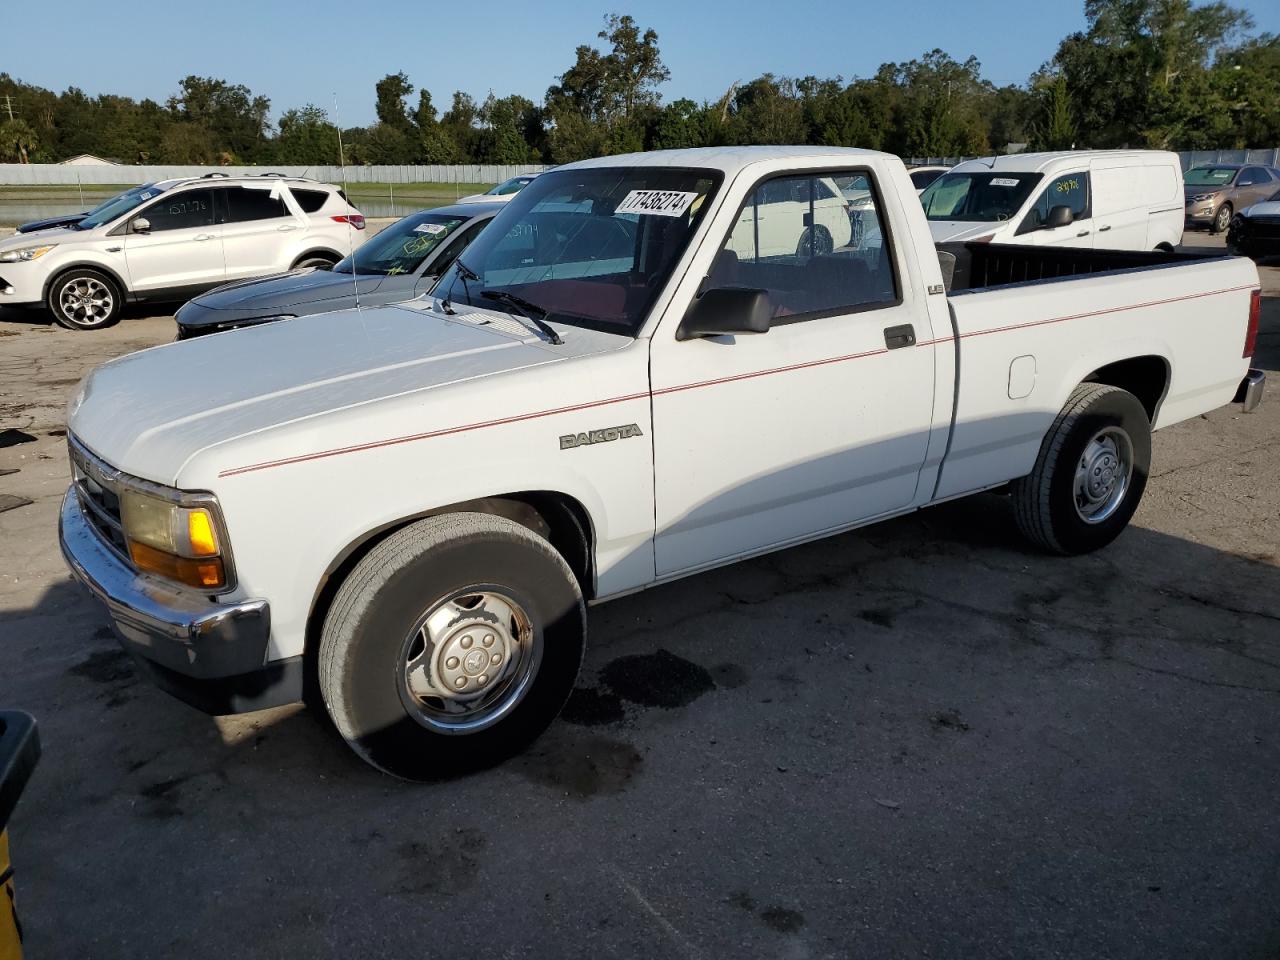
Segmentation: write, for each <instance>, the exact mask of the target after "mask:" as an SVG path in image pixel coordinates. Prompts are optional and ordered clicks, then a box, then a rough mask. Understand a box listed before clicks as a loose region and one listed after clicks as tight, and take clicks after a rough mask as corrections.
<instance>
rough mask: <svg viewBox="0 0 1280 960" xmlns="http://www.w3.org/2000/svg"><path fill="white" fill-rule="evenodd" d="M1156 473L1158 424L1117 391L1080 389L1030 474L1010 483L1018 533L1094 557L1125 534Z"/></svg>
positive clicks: (1128, 396) (1044, 544)
mask: <svg viewBox="0 0 1280 960" xmlns="http://www.w3.org/2000/svg"><path fill="white" fill-rule="evenodd" d="M1150 468H1151V423H1150V421H1149V420H1148V419H1147V411H1146V409H1145V408H1144V407H1143V406H1142V404H1141V403H1140V402H1139V401H1138V398H1137V397H1135V396H1134V395H1133V394H1131V393H1128V392H1127V391H1125V390H1121V389H1119V388H1118V387H1112V386H1107V385H1106V384H1101V383H1082V384H1080V386H1078V387H1076V389H1075V390H1074V391H1072V394H1071V396H1070V398H1069V399H1068V400H1067V404H1066V406H1065V407H1063V409H1062V412H1061V413H1059V414H1058V417H1057V419H1056V420H1055V421H1054V422H1053V426H1052V427H1050V428H1049V432H1048V433H1047V434H1046V435H1045V438H1044V441H1043V442H1042V443H1041V445H1040V455H1039V456H1038V457H1037V458H1036V464H1035V467H1034V468H1033V469H1032V471H1031V473H1030V474H1028V475H1027V476H1025V477H1022V478H1021V479H1019V480H1015V481H1014V482H1013V483H1012V484H1010V492H1011V494H1012V496H1013V504H1014V510H1015V516H1016V518H1017V522H1018V527H1019V529H1020V530H1021V531H1022V533H1023V535H1024V536H1026V538H1027V539H1028V540H1030V541H1031V542H1032V543H1034V544H1036V545H1037V546H1039V547H1042V548H1043V549H1045V550H1048V551H1050V552H1052V553H1061V554H1077V553H1088V552H1089V551H1091V550H1097V549H1098V548H1100V547H1104V546H1106V545H1107V544H1108V543H1110V542H1111V541H1112V540H1114V539H1115V538H1116V537H1117V536H1119V535H1120V531H1122V530H1123V529H1124V528H1125V526H1126V525H1128V523H1129V519H1130V518H1131V517H1132V516H1133V513H1134V511H1135V510H1137V509H1138V503H1139V501H1140V500H1141V499H1142V493H1143V490H1145V489H1146V485H1147V474H1148V471H1149V470H1150Z"/></svg>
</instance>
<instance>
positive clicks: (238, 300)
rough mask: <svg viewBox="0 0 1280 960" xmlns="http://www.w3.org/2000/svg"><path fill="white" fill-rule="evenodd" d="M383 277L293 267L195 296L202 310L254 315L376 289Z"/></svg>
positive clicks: (262, 314)
mask: <svg viewBox="0 0 1280 960" xmlns="http://www.w3.org/2000/svg"><path fill="white" fill-rule="evenodd" d="M385 279H387V278H386V277H382V276H358V277H353V276H352V275H351V274H349V273H334V272H333V271H331V270H312V269H307V270H293V271H290V272H289V273H278V274H275V275H274V276H270V277H259V278H258V279H255V280H240V281H237V282H235V283H228V284H224V285H223V286H221V287H215V288H214V289H213V290H210V291H209V292H208V293H205V294H201V295H200V296H198V297H196V299H195V301H194V302H195V303H198V304H199V305H200V306H202V307H204V308H205V309H206V310H237V311H239V310H246V309H250V310H252V312H253V313H254V314H255V315H257V316H265V315H266V314H269V313H275V312H279V311H283V310H284V308H285V307H293V306H297V305H299V304H304V303H320V302H322V301H325V300H337V299H341V298H345V297H350V296H352V295H353V294H354V293H355V292H356V290H359V292H360V293H361V294H362V295H363V294H367V293H372V292H373V291H375V290H377V289H378V287H379V286H380V285H381V284H382V282H383V281H384V280H385Z"/></svg>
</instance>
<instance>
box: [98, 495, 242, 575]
mask: <svg viewBox="0 0 1280 960" xmlns="http://www.w3.org/2000/svg"><path fill="white" fill-rule="evenodd" d="M214 509H216V508H214V507H213V506H212V505H210V506H207V507H183V506H179V505H178V504H176V503H171V502H169V501H168V500H164V499H162V498H160V497H153V496H150V495H149V494H145V493H140V492H138V491H136V490H123V491H121V493H120V521H121V525H122V526H123V527H124V535H125V538H126V540H128V543H129V556H130V557H131V558H132V559H133V562H134V564H135V565H136V566H137V567H138V569H139V570H145V571H146V572H148V573H155V574H159V575H160V576H162V577H168V578H169V579H170V580H176V581H178V582H179V583H185V584H186V585H187V586H191V587H199V588H201V589H217V588H218V587H224V586H226V584H227V572H226V567H225V566H224V565H223V562H222V544H221V543H219V540H218V528H219V523H218V518H217V517H216V516H215V515H214Z"/></svg>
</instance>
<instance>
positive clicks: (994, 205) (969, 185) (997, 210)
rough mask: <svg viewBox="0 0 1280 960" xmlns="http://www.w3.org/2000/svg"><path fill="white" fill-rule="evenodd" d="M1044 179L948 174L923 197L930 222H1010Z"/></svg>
mask: <svg viewBox="0 0 1280 960" xmlns="http://www.w3.org/2000/svg"><path fill="white" fill-rule="evenodd" d="M1042 179H1043V174H1039V173H1003V172H1001V173H997V172H994V171H989V172H987V171H984V172H982V173H946V174H943V175H942V176H941V177H939V178H938V179H937V180H935V181H933V183H931V184H929V186H928V188H927V189H926V190H925V192H924V193H922V194H920V203H921V204H923V206H924V214H925V216H926V217H928V218H929V219H930V220H973V221H977V222H980V223H991V222H995V221H997V220H1008V219H1009V218H1010V217H1012V216H1013V215H1014V214H1016V213H1017V212H1018V211H1019V210H1021V209H1022V205H1023V203H1025V202H1026V199H1027V197H1028V196H1030V195H1031V191H1032V190H1034V189H1035V188H1036V184H1038V183H1039V182H1040V181H1041V180H1042Z"/></svg>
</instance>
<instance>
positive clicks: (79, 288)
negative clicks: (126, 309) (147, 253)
mask: <svg viewBox="0 0 1280 960" xmlns="http://www.w3.org/2000/svg"><path fill="white" fill-rule="evenodd" d="M45 304H46V306H47V307H48V308H49V312H50V313H51V314H53V319H54V320H56V321H57V322H58V323H59V324H61V325H62V326H64V327H66V328H67V329H68V330H102V329H104V328H106V327H109V326H111V325H112V324H114V323H116V322H117V321H118V320H119V319H120V310H121V309H122V308H123V306H124V296H123V295H122V294H121V292H120V288H119V287H118V286H117V285H116V282H115V281H114V280H112V279H111V278H110V277H109V276H107V275H106V274H105V273H102V272H100V271H98V270H90V269H87V268H76V269H74V270H68V271H67V272H66V273H64V274H62V275H61V276H59V277H57V278H56V279H55V280H54V281H53V283H51V284H49V292H48V295H47V296H46V298H45Z"/></svg>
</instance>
